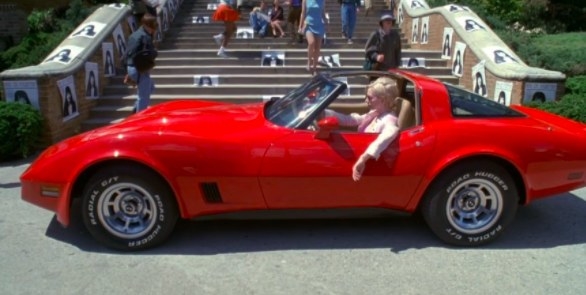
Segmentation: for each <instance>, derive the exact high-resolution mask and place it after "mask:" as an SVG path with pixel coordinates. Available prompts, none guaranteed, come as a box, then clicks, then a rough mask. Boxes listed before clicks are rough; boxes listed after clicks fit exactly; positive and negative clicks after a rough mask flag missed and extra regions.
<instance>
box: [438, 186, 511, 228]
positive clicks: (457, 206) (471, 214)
mask: <svg viewBox="0 0 586 295" xmlns="http://www.w3.org/2000/svg"><path fill="white" fill-rule="evenodd" d="M502 211H503V195H502V193H501V190H500V189H499V187H498V186H497V185H496V184H495V183H493V182H491V181H487V180H484V179H470V180H467V181H464V182H462V183H461V184H459V185H458V186H456V187H455V188H454V189H453V190H452V192H451V193H450V195H449V197H448V202H447V203H446V215H447V218H448V221H449V222H450V224H451V225H452V226H453V227H454V228H456V229H457V230H458V231H460V232H462V233H464V234H478V233H481V232H484V231H486V230H488V229H489V228H490V227H492V226H493V225H494V224H495V223H496V222H497V221H498V220H499V217H500V216H501V213H502Z"/></svg>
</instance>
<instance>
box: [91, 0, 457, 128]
mask: <svg viewBox="0 0 586 295" xmlns="http://www.w3.org/2000/svg"><path fill="white" fill-rule="evenodd" d="M212 1H215V0H206V1H202V0H185V1H183V2H182V4H181V6H180V7H179V9H178V11H177V13H176V14H175V15H171V14H169V15H170V16H171V19H172V22H170V24H169V29H168V30H167V31H166V32H165V33H164V36H163V41H162V42H161V43H160V44H159V56H158V58H157V61H156V63H157V65H156V67H155V68H154V69H153V71H152V72H151V76H152V78H153V80H154V81H155V84H156V90H155V92H154V93H153V95H152V96H151V102H150V105H151V106H153V105H156V104H159V103H163V102H168V101H173V100H178V99H205V100H213V101H223V102H228V103H251V102H261V101H263V100H267V99H269V98H270V97H273V96H282V95H284V94H286V93H288V92H289V91H291V90H293V89H295V88H297V87H298V86H299V85H300V84H302V83H304V82H306V81H308V80H309V79H310V78H311V75H310V74H309V73H307V71H306V69H305V65H306V63H307V43H306V42H302V43H297V42H293V41H292V40H291V36H289V35H288V36H286V37H285V38H273V37H272V36H268V37H265V38H259V37H258V36H257V37H255V38H250V39H242V38H236V39H232V40H231V42H230V45H229V46H228V50H227V53H228V55H229V57H228V58H221V57H218V56H217V50H218V45H217V44H216V43H215V42H214V40H213V38H212V36H213V35H215V34H217V33H219V32H222V31H223V28H224V26H223V24H222V23H221V22H213V21H212V22H210V23H205V24H200V23H194V17H197V16H199V15H202V16H211V15H212V14H213V13H214V11H213V10H208V9H207V4H208V3H207V2H212ZM337 1H338V0H326V3H327V4H326V7H327V8H326V10H327V13H328V15H329V19H330V22H329V24H328V29H327V38H326V41H327V42H326V44H325V45H324V46H323V47H322V49H321V55H322V56H328V55H335V54H338V55H339V58H340V63H341V67H334V68H328V67H326V66H325V65H324V66H321V67H319V68H318V70H319V71H333V72H335V71H353V70H360V69H362V63H363V61H364V45H365V43H366V41H367V38H368V37H369V36H370V34H371V33H372V31H373V30H375V29H376V28H377V27H378V20H379V16H380V12H381V11H382V9H384V8H385V4H384V2H383V0H374V1H373V2H374V3H373V4H374V9H373V10H372V11H371V13H370V15H369V16H364V11H361V12H360V13H358V15H357V16H358V18H357V24H356V28H355V31H354V38H353V41H354V43H353V44H350V45H349V44H347V40H346V39H345V38H343V37H342V34H341V31H342V27H341V16H340V5H339V4H338V2H337ZM247 2H248V3H251V4H253V5H257V3H258V1H256V0H255V1H250V0H249V1H247ZM270 6H272V5H270V3H269V7H270ZM284 10H285V16H287V14H288V7H287V6H284ZM248 17H249V9H244V10H243V11H242V12H241V18H240V20H238V21H237V22H236V24H237V26H238V27H239V28H249V27H250V25H249V23H248ZM283 29H284V30H285V32H286V33H290V31H291V28H290V25H288V27H285V28H283ZM401 36H402V42H403V52H402V57H403V58H412V57H416V58H425V60H426V61H425V62H426V67H425V68H423V67H422V68H413V69H410V70H411V71H412V72H416V73H424V74H426V75H429V76H431V77H433V78H436V79H438V80H441V81H445V82H449V83H452V84H458V81H459V79H458V78H457V77H455V76H453V75H451V70H450V68H449V66H448V65H449V61H448V60H445V59H442V58H441V52H440V51H439V50H438V51H433V50H416V49H411V48H410V45H409V44H408V43H407V41H408V40H407V39H406V38H405V36H404V34H403V33H401ZM266 51H283V52H284V54H285V66H280V67H269V66H261V58H262V55H263V54H264V53H265V52H266ZM120 72H122V71H120ZM201 75H217V76H218V81H219V85H218V86H215V87H214V86H212V87H204V86H198V85H197V84H196V81H195V77H194V76H201ZM122 80H123V76H121V75H119V76H115V77H110V78H108V85H107V86H105V87H104V89H103V93H102V96H100V98H99V99H97V100H96V102H97V106H96V107H94V108H92V110H91V112H90V118H89V119H88V120H86V121H85V122H83V124H82V130H84V131H85V130H90V129H94V128H97V127H100V126H104V125H108V124H112V123H115V122H119V121H121V120H123V119H124V118H126V117H128V116H130V115H131V114H132V111H133V107H134V104H135V102H136V88H133V87H129V86H127V85H125V84H123V82H122ZM348 82H349V87H350V94H351V95H349V96H344V97H342V98H341V100H340V102H339V104H342V105H344V104H356V103H364V90H365V87H366V85H367V83H368V82H367V79H366V77H352V78H350V79H349V81H348Z"/></svg>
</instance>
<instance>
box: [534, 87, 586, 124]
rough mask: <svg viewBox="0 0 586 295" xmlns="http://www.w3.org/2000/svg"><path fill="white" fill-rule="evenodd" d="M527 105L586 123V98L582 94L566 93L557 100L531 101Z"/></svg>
mask: <svg viewBox="0 0 586 295" xmlns="http://www.w3.org/2000/svg"><path fill="white" fill-rule="evenodd" d="M528 106H530V107H534V108H538V109H541V110H544V111H547V112H550V113H554V114H557V115H560V116H562V117H566V118H569V119H572V120H574V121H578V122H582V123H586V98H585V97H584V96H582V95H577V94H568V95H566V96H564V97H563V98H562V99H561V100H559V101H550V102H544V103H535V102H532V103H529V104H528Z"/></svg>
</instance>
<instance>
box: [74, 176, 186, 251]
mask: <svg viewBox="0 0 586 295" xmlns="http://www.w3.org/2000/svg"><path fill="white" fill-rule="evenodd" d="M82 216H83V221H84V224H85V226H86V228H87V229H88V231H89V232H90V233H91V235H92V236H93V237H94V238H95V239H96V240H98V241H99V242H100V243H102V244H104V245H105V246H107V247H110V248H114V249H117V250H123V251H135V250H143V249H147V248H151V247H154V246H156V245H159V244H161V243H162V242H163V241H165V240H166V239H167V238H168V236H169V235H170V234H171V232H172V231H173V228H174V226H175V223H176V221H177V219H178V209H177V205H176V202H175V198H174V197H173V193H172V191H171V190H170V189H169V187H168V186H167V184H166V183H165V182H164V181H163V180H162V179H161V178H160V177H159V176H158V175H156V174H155V173H153V172H152V171H149V170H147V169H143V168H139V167H132V166H130V167H121V166H115V167H109V168H105V169H102V170H100V171H98V173H96V174H95V175H94V176H93V177H91V179H90V180H89V181H88V184H87V186H86V187H85V189H84V193H83V205H82Z"/></svg>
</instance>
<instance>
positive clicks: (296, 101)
mask: <svg viewBox="0 0 586 295" xmlns="http://www.w3.org/2000/svg"><path fill="white" fill-rule="evenodd" d="M345 87H346V84H344V83H342V82H340V81H337V80H334V79H330V78H328V77H324V76H321V75H320V76H317V77H316V78H314V79H313V80H311V81H309V82H307V83H305V84H303V85H301V86H300V87H299V88H297V89H294V90H292V91H291V92H289V93H287V94H286V95H285V96H284V97H283V98H278V99H272V100H271V101H270V102H269V103H268V104H267V106H266V109H265V117H266V118H267V120H269V121H271V122H272V123H274V124H276V125H279V126H284V127H289V128H296V127H299V126H300V125H302V124H304V123H306V122H308V121H310V120H312V119H311V116H312V114H313V113H315V111H316V110H317V109H318V108H319V106H320V105H322V104H323V103H324V102H325V101H326V100H327V99H328V98H329V97H332V95H334V94H335V93H339V92H340V91H342V90H343V89H341V88H345Z"/></svg>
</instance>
